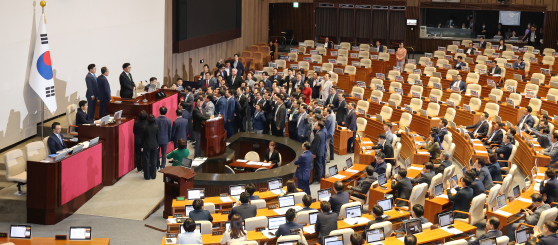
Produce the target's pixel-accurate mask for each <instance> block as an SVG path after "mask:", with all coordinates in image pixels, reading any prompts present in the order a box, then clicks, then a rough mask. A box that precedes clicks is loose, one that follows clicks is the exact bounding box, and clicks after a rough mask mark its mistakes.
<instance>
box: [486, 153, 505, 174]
mask: <svg viewBox="0 0 558 245" xmlns="http://www.w3.org/2000/svg"><path fill="white" fill-rule="evenodd" d="M497 160H498V158H497V157H496V153H494V152H491V153H488V171H489V172H490V177H492V181H503V178H502V171H501V170H500V163H498V161H497Z"/></svg>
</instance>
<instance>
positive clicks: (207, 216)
mask: <svg viewBox="0 0 558 245" xmlns="http://www.w3.org/2000/svg"><path fill="white" fill-rule="evenodd" d="M192 206H193V207H194V210H192V211H190V213H189V214H188V217H190V218H192V219H193V220H194V221H204V220H207V221H209V222H213V216H211V213H209V211H207V210H205V209H204V206H203V200H202V199H196V200H194V202H193V203H192Z"/></svg>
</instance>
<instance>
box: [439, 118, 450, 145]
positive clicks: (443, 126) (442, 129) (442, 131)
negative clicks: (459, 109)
mask: <svg viewBox="0 0 558 245" xmlns="http://www.w3.org/2000/svg"><path fill="white" fill-rule="evenodd" d="M447 126H448V120H447V119H445V118H442V120H440V122H439V123H438V128H437V129H436V134H437V135H438V141H439V142H442V141H444V137H445V136H446V134H448V129H447Z"/></svg>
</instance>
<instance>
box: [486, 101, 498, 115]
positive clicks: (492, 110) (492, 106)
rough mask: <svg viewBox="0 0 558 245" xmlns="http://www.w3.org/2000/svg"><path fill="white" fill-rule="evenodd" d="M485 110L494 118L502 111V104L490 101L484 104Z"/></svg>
mask: <svg viewBox="0 0 558 245" xmlns="http://www.w3.org/2000/svg"><path fill="white" fill-rule="evenodd" d="M484 111H485V112H487V113H488V116H489V117H490V118H494V116H497V115H498V113H499V112H500V105H498V104H496V103H493V102H488V103H486V105H485V106H484Z"/></svg>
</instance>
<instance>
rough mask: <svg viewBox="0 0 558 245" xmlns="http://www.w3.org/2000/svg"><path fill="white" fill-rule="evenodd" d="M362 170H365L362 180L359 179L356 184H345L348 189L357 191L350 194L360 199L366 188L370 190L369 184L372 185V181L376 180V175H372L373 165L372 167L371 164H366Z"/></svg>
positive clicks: (366, 190) (366, 191) (362, 197)
mask: <svg viewBox="0 0 558 245" xmlns="http://www.w3.org/2000/svg"><path fill="white" fill-rule="evenodd" d="M364 170H365V171H366V177H365V178H364V179H362V180H359V181H358V185H357V186H350V185H349V186H347V188H349V190H353V191H355V192H358V193H353V195H352V196H354V197H356V198H360V199H364V198H365V197H364V196H363V195H362V194H366V193H368V190H370V186H372V183H374V181H376V180H378V177H377V176H375V175H374V167H372V166H371V165H367V166H366V168H364Z"/></svg>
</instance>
